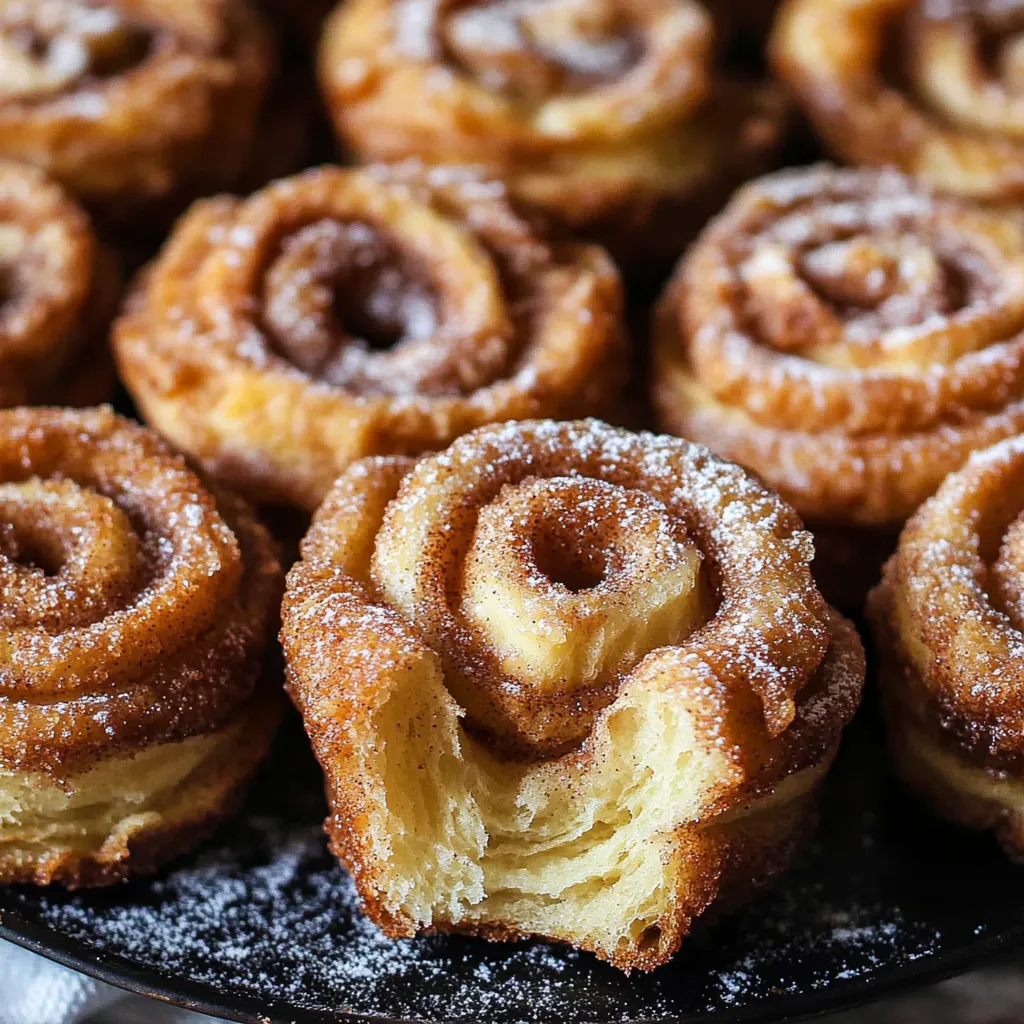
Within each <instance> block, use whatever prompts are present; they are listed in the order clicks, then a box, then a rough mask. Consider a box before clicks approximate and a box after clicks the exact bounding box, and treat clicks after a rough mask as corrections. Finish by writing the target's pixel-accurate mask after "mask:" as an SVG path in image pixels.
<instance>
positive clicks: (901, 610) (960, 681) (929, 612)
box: [870, 438, 1024, 774]
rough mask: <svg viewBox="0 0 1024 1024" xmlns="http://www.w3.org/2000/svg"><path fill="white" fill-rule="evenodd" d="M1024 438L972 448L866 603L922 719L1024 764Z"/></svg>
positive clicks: (983, 758) (1000, 759)
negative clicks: (1023, 582) (1023, 678)
mask: <svg viewBox="0 0 1024 1024" xmlns="http://www.w3.org/2000/svg"><path fill="white" fill-rule="evenodd" d="M1022 570H1024V441H1022V440H1021V439H1020V438H1011V439H1009V440H1006V441H1003V442H1001V443H1000V444H997V445H995V446H994V447H992V448H989V449H986V450H985V451H983V452H978V453H975V454H974V455H973V456H972V457H971V458H970V459H969V460H968V462H967V464H966V465H965V466H964V467H963V468H962V469H961V470H960V471H959V472H956V473H953V474H952V475H950V476H949V477H948V479H947V480H946V481H945V482H944V483H943V485H942V486H941V487H940V488H939V490H938V492H937V493H936V494H935V496H934V497H933V498H931V499H930V500H929V501H927V502H925V503H924V505H922V506H921V508H920V510H919V511H918V512H917V513H916V514H915V515H914V516H913V518H912V519H911V520H910V521H909V522H908V523H907V525H906V528H905V529H904V531H903V534H902V536H901V537H900V543H899V547H898V548H897V550H896V554H895V555H894V556H893V558H892V559H891V560H890V561H889V563H888V564H887V565H886V568H885V575H884V578H883V581H882V583H881V584H880V585H879V587H878V588H877V589H876V590H875V592H874V593H873V594H872V597H871V604H870V610H871V612H872V618H873V619H874V621H875V626H876V629H877V631H878V633H879V637H880V640H881V642H882V644H883V647H884V648H885V649H888V650H890V651H893V652H895V655H896V658H895V661H894V663H893V664H892V665H891V666H890V669H891V670H892V671H893V672H894V673H896V674H897V677H896V678H894V680H893V683H892V685H890V686H889V687H887V696H889V697H891V698H893V699H895V700H898V701H899V702H900V705H901V707H905V708H906V709H907V710H909V711H910V712H911V714H912V717H913V720H914V721H915V722H916V723H917V724H918V727H919V728H921V727H924V728H927V729H929V731H934V730H935V729H936V728H938V729H939V731H940V732H941V733H942V734H943V735H944V737H945V739H946V741H947V743H948V742H949V741H950V740H952V741H954V743H955V744H956V745H957V746H959V747H960V748H961V749H963V750H966V751H968V752H970V753H971V754H972V755H973V757H972V759H973V760H979V761H980V762H981V763H982V764H984V765H986V766H987V767H991V768H993V769H996V770H1002V769H1006V770H1009V771H1011V772H1014V773H1015V774H1019V773H1020V771H1021V769H1022V767H1024V749H1022V745H1021V734H1022V730H1024V697H1022V695H1021V670H1022V666H1024V588H1022V585H1021V580H1022V578H1024V576H1022Z"/></svg>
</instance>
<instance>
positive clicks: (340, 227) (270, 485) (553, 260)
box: [115, 165, 625, 509]
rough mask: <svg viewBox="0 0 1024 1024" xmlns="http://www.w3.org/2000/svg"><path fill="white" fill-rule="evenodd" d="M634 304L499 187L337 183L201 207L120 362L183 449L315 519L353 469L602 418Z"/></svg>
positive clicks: (446, 179)
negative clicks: (499, 428)
mask: <svg viewBox="0 0 1024 1024" xmlns="http://www.w3.org/2000/svg"><path fill="white" fill-rule="evenodd" d="M621 305H622V296H621V285H620V282H619V278H618V274H617V272H616V271H615V268H614V266H613V264H612V263H611V260H610V259H609V257H608V256H607V255H606V254H605V253H604V251H603V250H601V249H599V248H597V247H594V246H583V245H574V244H557V243H548V242H545V241H544V240H543V238H542V237H541V236H540V235H539V234H538V233H537V230H536V229H535V227H534V226H533V225H532V223H531V222H529V221H527V220H526V219H524V218H523V217H522V216H520V214H519V213H518V212H517V210H516V208H515V207H514V206H513V205H512V204H510V203H509V201H508V200H507V198H506V196H505V192H504V188H503V186H501V185H500V184H496V183H493V182H487V181H483V180H481V179H479V178H477V177H475V176H473V175H471V174H469V173H464V172H461V171H450V170H441V169H437V170H434V171H429V172H428V171H425V170H423V169H422V167H420V166H418V165H404V166H400V167H395V168H390V169H371V170H366V171H347V170H340V169H336V168H323V169H319V170H314V171H309V172H307V173H305V174H302V175H299V176H297V177H295V178H292V179H287V180H283V181H280V182H277V183H275V184H274V185H272V186H270V187H269V188H267V189H265V190H263V191H262V192H259V193H256V194H255V195H253V196H252V197H251V198H249V199H248V200H245V201H236V200H233V199H227V198H222V199H215V200H212V201H209V202H205V203H202V204H199V205H198V206H197V207H196V208H194V210H193V211H192V212H191V213H190V214H189V215H188V217H186V218H185V219H184V221H183V222H182V223H180V224H179V226H178V228H177V230H176V232H175V234H174V235H173V236H172V238H171V240H170V241H169V242H168V244H167V246H166V247H165V249H164V252H163V253H162V254H161V256H160V258H159V259H158V260H157V261H156V263H155V264H154V265H153V266H152V267H151V268H150V270H149V272H148V274H147V275H146V278H145V280H144V281H143V283H142V286H141V288H140V289H139V291H138V294H137V295H136V297H135V301H134V302H133V303H132V305H131V307H130V308H129V310H128V312H127V314H126V315H125V316H124V317H123V318H122V320H121V322H120V324H119V325H118V328H117V331H116V337H115V348H116V354H117V357H118V360H119V363H120V366H121V370H122V375H123V377H124V379H125V381H126V383H127V385H128V387H129V389H130V390H131V391H132V392H133V394H134V396H135V398H136V400H137V401H138V402H139V404H140V405H141V406H142V408H143V409H144V410H145V412H146V414H147V418H148V419H149V420H150V422H153V423H154V424H156V425H157V427H158V428H159V429H160V430H161V431H162V432H163V433H164V434H166V435H168V436H170V437H171V438H172V439H173V440H174V441H175V442H176V443H177V444H178V445H179V447H182V448H184V449H185V450H187V451H190V452H191V453H193V454H195V455H196V456H198V457H199V458H200V459H201V460H202V461H203V462H204V463H205V464H206V465H207V466H208V467H209V468H210V469H211V470H212V471H214V472H215V473H218V474H221V475H223V476H225V477H226V478H228V479H230V480H232V481H234V482H235V483H236V484H238V485H240V486H241V487H243V489H245V490H246V491H248V492H249V493H252V494H255V495H256V496H257V497H259V498H261V499H265V500H272V501H278V502H283V503H285V504H294V505H300V506H304V507H307V508H310V509H312V508H314V507H315V506H316V505H317V504H318V502H319V501H320V499H321V498H322V497H323V495H324V494H325V493H326V491H327V489H328V487H329V486H330V484H331V482H332V481H333V479H334V478H335V477H336V476H337V474H338V473H339V472H340V471H341V470H342V469H343V468H344V467H345V466H346V465H348V464H349V463H350V462H351V461H352V460H353V459H356V458H360V457H362V456H365V455H371V454H385V453H419V452H422V451H425V450H430V449H436V448H439V447H443V446H444V445H445V444H447V443H448V442H449V441H450V440H451V439H452V438H454V437H455V436H457V435H458V434H460V433H464V432H465V431H467V430H470V429H472V428H473V427H476V426H479V425H481V424H483V423H487V422H490V421H493V420H505V419H513V418H526V417H530V416H536V415H551V416H564V415H573V414H580V413H589V412H597V411H600V410H602V409H603V408H604V407H605V406H606V405H607V403H608V402H609V401H611V400H612V398H613V397H615V396H617V393H618V390H619V385H620V382H621V380H622V377H623V374H624V372H625V371H624V363H625V360H624V358H623V357H624V337H623V328H622V323H621Z"/></svg>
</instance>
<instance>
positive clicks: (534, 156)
mask: <svg viewBox="0 0 1024 1024" xmlns="http://www.w3.org/2000/svg"><path fill="white" fill-rule="evenodd" d="M713 56H714V55H713V46H712V30H711V19H710V15H709V14H708V13H707V11H706V10H705V9H704V7H703V6H702V5H701V4H700V3H698V2H697V0H646V2H643V3H641V2H637V0H441V2H437V0H354V2H349V3H346V4H343V5H340V6H339V7H338V8H337V9H336V11H335V13H334V14H333V16H332V17H331V18H330V19H329V20H328V22H327V26H326V28H325V31H324V36H323V40H322V43H321V49H320V78H321V82H322V84H323V89H324V92H325V95H326V99H327V103H328V107H329V109H330V112H331V114H332V116H333V118H334V121H335V124H336V126H337V129H338V132H339V133H340V134H341V136H342V137H343V138H344V139H345V141H346V142H347V143H348V144H349V145H350V146H351V148H352V149H353V150H354V151H355V153H356V154H357V155H358V156H360V157H361V158H363V159H366V160H382V161H389V162H390V161H396V160H402V159H405V158H408V157H416V158H418V159H422V160H423V161H425V162H427V163H430V164H440V163H447V162H452V163H464V162H470V163H478V164H483V165H485V166H487V167H489V168H490V170H491V171H492V173H494V174H496V175H498V176H500V177H502V178H503V179H504V180H506V181H508V182H509V183H510V184H511V186H512V187H513V189H514V190H515V192H516V193H517V194H518V195H520V196H522V197H523V198H525V199H526V200H528V201H529V202H530V203H532V204H534V205H536V206H538V207H540V208H542V209H543V210H545V211H546V212H547V213H548V214H549V215H550V216H551V217H553V218H554V219H555V220H556V221H557V222H558V223H560V224H562V225H564V226H566V227H568V228H569V229H571V230H574V231H578V232H583V233H585V234H588V235H589V236H590V237H594V238H596V239H597V240H599V241H601V242H603V243H605V244H607V245H609V246H610V247H611V248H612V249H613V250H614V251H615V252H616V254H617V255H619V256H621V257H623V258H629V259H637V258H640V257H641V256H647V255H649V254H653V255H655V256H665V257H668V258H674V256H675V255H677V254H678V251H679V249H680V247H681V243H682V240H683V237H684V235H685V233H686V232H688V231H692V230H693V229H694V227H695V225H696V224H698V223H701V222H702V220H703V216H706V212H707V210H708V209H709V208H711V204H712V203H713V202H714V203H719V202H720V201H722V200H724V198H725V196H726V195H727V194H728V191H729V189H730V188H731V187H732V186H734V185H735V184H738V183H739V181H741V180H743V179H744V178H745V177H750V176H751V174H756V173H759V171H760V170H766V169H767V163H768V160H769V159H770V156H771V154H772V152H773V150H774V148H775V146H776V144H777V143H778V142H779V140H780V137H781V135H782V130H783V123H784V120H785V111H784V104H783V102H782V100H781V96H780V94H779V92H778V90H777V89H775V88H774V87H772V86H769V85H767V84H764V83H750V82H739V81H735V80H729V79H727V78H725V77H723V76H721V75H719V74H718V73H717V72H716V71H715V68H714V60H713ZM715 208H717V207H715Z"/></svg>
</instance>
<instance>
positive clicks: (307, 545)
mask: <svg viewBox="0 0 1024 1024" xmlns="http://www.w3.org/2000/svg"><path fill="white" fill-rule="evenodd" d="M302 553H303V561H302V562H301V563H300V564H299V565H298V566H297V567H296V568H295V569H293V571H292V576H291V578H290V582H289V591H288V598H287V600H286V608H285V623H286V625H285V631H284V635H283V637H284V642H285V647H286V653H287V655H288V658H289V665H290V666H291V670H293V671H294V673H295V678H312V677H311V676H310V672H311V671H312V670H313V668H314V667H315V666H314V665H312V663H311V662H310V659H311V658H312V659H314V660H315V658H316V657H317V650H319V649H320V648H319V645H309V644H305V643H304V642H303V640H302V637H303V631H304V628H305V627H304V623H305V622H309V623H312V620H313V618H315V617H317V616H321V615H328V617H329V620H330V622H332V623H338V624H340V623H343V622H348V623H350V624H352V629H351V630H350V632H351V633H352V634H353V635H358V636H361V635H362V634H361V633H359V627H358V626H357V624H358V623H366V624H367V625H368V626H369V625H370V624H372V627H373V630H374V631H375V633H376V635H377V636H378V637H379V641H378V642H377V643H376V644H375V645H374V647H375V650H370V651H368V652H367V654H366V655H365V665H364V669H365V671H366V673H368V674H369V675H368V676H367V679H366V680H364V681H363V683H361V684H360V685H369V683H368V679H369V678H370V676H372V675H373V674H374V672H375V671H379V672H380V673H381V676H382V679H383V677H385V676H387V675H388V673H391V672H394V671H398V670H400V666H401V665H402V664H405V663H406V662H408V661H409V660H410V659H413V660H415V658H416V657H419V658H423V657H427V658H428V659H429V660H433V659H436V663H437V664H438V666H439V667H440V671H442V672H443V676H444V680H445V683H446V685H447V687H448V689H449V691H450V692H451V693H452V695H453V696H454V698H455V700H456V701H457V702H458V704H459V705H460V706H461V707H463V708H464V709H465V711H466V715H467V721H468V723H469V725H470V727H471V728H472V729H475V730H477V731H480V732H482V733H484V734H486V735H488V736H489V737H491V739H492V740H494V741H496V742H497V743H498V745H499V748H500V749H503V750H504V751H505V752H506V753H510V754H513V755H515V756H520V757H522V756H525V757H542V758H543V757H548V756H553V755H555V754H558V753H560V752H562V751H564V750H566V749H568V748H571V747H572V746H574V745H575V744H578V743H579V742H580V741H581V740H583V739H584V738H585V737H586V736H587V735H588V733H589V731H590V730H591V728H592V727H593V724H594V721H595V717H596V716H597V715H598V714H599V713H600V712H601V710H602V709H603V708H605V707H607V706H608V705H609V704H610V703H611V702H612V701H614V700H615V699H616V695H617V694H618V693H619V692H620V690H621V689H622V688H623V687H630V686H640V687H643V686H646V685H652V686H655V685H660V684H658V683H657V680H659V679H660V680H663V681H664V680H668V679H674V680H676V681H677V682H679V685H682V681H683V680H689V681H690V682H692V683H693V686H694V688H696V690H699V691H700V693H701V694H702V695H703V696H702V697H701V698H700V700H701V701H706V702H707V703H708V704H712V705H714V707H715V709H716V711H715V716H717V717H716V718H715V720H716V722H717V725H716V728H720V729H722V730H723V732H724V733H725V734H728V738H729V740H730V742H735V743H736V744H737V745H738V746H739V747H743V748H744V749H745V754H746V755H749V756H751V757H754V758H756V756H757V753H755V750H754V748H757V747H758V744H760V745H761V746H760V748H759V751H758V752H760V753H763V752H764V749H767V748H771V747H772V744H773V743H774V742H775V741H774V740H773V739H772V737H778V736H779V735H780V734H782V733H785V732H786V730H787V727H789V726H790V724H791V723H792V722H793V720H794V718H795V716H796V715H797V707H798V703H799V702H800V701H802V700H803V699H804V698H805V697H806V696H807V694H808V693H810V692H812V691H813V690H815V685H816V684H815V681H816V680H818V679H819V669H820V668H821V666H822V665H823V663H824V662H825V661H826V655H827V654H828V652H829V650H830V645H831V644H832V641H833V628H834V623H835V618H834V617H833V615H832V613H831V612H830V611H829V609H828V607H827V606H826V605H825V603H824V601H823V600H822V598H821V597H820V595H819V594H818V592H817V590H816V589H815V587H814V585H813V582H812V581H811V576H810V572H809V569H808V565H809V562H810V559H811V557H812V548H811V542H810V537H809V536H808V535H807V534H806V533H805V532H804V531H803V529H802V528H801V524H800V521H799V519H798V518H797V516H796V515H795V514H794V513H793V512H792V510H790V509H789V508H788V507H787V506H786V505H785V504H784V503H783V502H781V501H780V500H779V499H778V498H777V497H775V496H774V495H772V494H771V493H770V492H768V491H767V490H765V489H764V488H762V487H761V486H760V485H758V484H756V483H755V482H753V481H752V480H751V479H750V478H749V477H748V476H747V475H746V474H745V473H744V472H743V471H742V470H740V469H738V468H737V467H735V466H731V465H728V464H726V463H723V462H720V461H719V460H718V459H716V458H715V457H714V456H712V455H711V454H710V453H709V452H708V451H707V450H706V449H704V448H702V447H699V446H696V445H692V444H689V443H688V442H685V441H680V440H677V439H672V438H664V437H656V436H654V435H650V434H640V435H634V434H630V433H628V432H626V431H622V430H616V429H614V428H611V427H607V426H605V425H603V424H600V423H598V422H596V421H581V422H574V423H553V422H550V421H538V422H528V423H515V424H507V425H497V426H492V427H486V428H482V429H481V430H478V431H475V432H473V433H472V434H469V435H467V436H465V437H462V438H460V439H459V440H457V441H456V442H455V443H454V444H453V445H452V446H451V447H450V448H449V449H448V450H447V451H446V452H444V453H442V454H440V455H436V456H431V457H427V458H425V459H423V460H422V461H420V462H419V463H418V464H415V465H414V464H413V463H412V462H411V461H409V460H400V459H390V460H366V461H364V462H361V463H358V464H356V465H355V466H353V467H352V468H351V469H350V470H349V471H348V472H346V473H345V474H344V475H343V476H342V477H341V478H340V479H339V481H338V484H337V485H336V487H335V489H334V490H333V491H332V493H331V495H330V496H329V497H328V498H327V500H326V501H325V503H324V505H323V506H322V507H321V509H320V510H319V512H318V513H317V516H316V518H315V520H314V525H313V527H312V529H311V531H310V533H309V534H308V535H307V537H306V539H305V541H304V542H303V551H302ZM324 602H326V603H324ZM328 608H330V609H331V610H330V611H329V612H328ZM313 609H318V610H317V611H316V612H315V614H314V612H313ZM331 628H332V629H333V628H334V626H333V625H332V627H331ZM339 628H340V625H339ZM835 628H838V627H835ZM840 631H841V630H840ZM413 635H415V636H416V637H418V638H419V639H418V640H416V641H415V643H414V644H413V641H412V640H411V639H410V638H411V637H412V636H413ZM350 639H351V638H350ZM353 642H355V641H353ZM410 644H413V646H412V647H410V646H409V645H410ZM840 646H842V645H840ZM855 646H856V645H854V647H855ZM424 652H426V653H424ZM836 658H838V662H836V664H842V665H844V666H846V668H849V669H850V686H849V689H850V693H851V694H852V693H853V691H854V690H857V691H858V692H859V685H860V684H859V680H858V679H857V677H856V671H855V670H854V669H855V666H854V667H853V668H851V666H852V665H853V662H855V661H856V658H855V657H854V656H853V654H852V653H851V652H850V651H847V652H846V653H845V654H844V655H842V656H840V655H836ZM847 662H849V664H848V663H847ZM361 664H362V662H361ZM833 668H835V664H833ZM830 671H831V670H830ZM837 671H838V670H837ZM844 671H845V669H844ZM834 682H835V680H834V678H833V679H832V680H831V681H830V686H831V685H832V684H833V683H834ZM382 685H383V683H382ZM666 685H668V684H667V683H666ZM840 689H842V687H840ZM832 692H833V694H834V692H835V691H834V690H833V691H832ZM851 699H853V700H854V703H855V700H856V698H855V697H853V698H851ZM715 716H712V717H715ZM827 717H828V716H823V717H822V719H821V721H819V722H818V725H820V726H821V728H823V729H826V731H827V728H826V725H827V723H826V719H827ZM812 731H813V730H812ZM754 737H757V738H756V739H754ZM830 737H831V734H830ZM820 738H821V737H819V739H820ZM832 738H834V737H831V738H830V739H829V741H828V742H831V739H832ZM827 745H828V744H827V743H826V745H825V747H824V748H821V749H826V748H827ZM776 752H777V751H776ZM820 752H821V751H820V749H818V750H817V753H818V754H820Z"/></svg>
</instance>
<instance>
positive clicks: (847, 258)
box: [653, 166, 1024, 529]
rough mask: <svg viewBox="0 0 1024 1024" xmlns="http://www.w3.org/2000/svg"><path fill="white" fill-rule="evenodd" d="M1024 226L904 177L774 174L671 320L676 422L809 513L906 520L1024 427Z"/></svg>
mask: <svg viewBox="0 0 1024 1024" xmlns="http://www.w3.org/2000/svg"><path fill="white" fill-rule="evenodd" d="M1022 283H1024V233H1022V231H1021V226H1020V224H1019V223H1017V222H1016V221H1014V220H1011V219H1009V218H1006V217H1004V216H1001V215H999V214H996V213H992V212H988V211H985V210H981V209H979V208H977V207H975V206H973V205H971V204H968V203H965V202H962V201H959V200H955V199H941V198H937V197H935V196H933V195H932V194H931V193H928V192H926V191H922V190H920V189H918V188H916V187H915V186H914V185H913V184H912V183H911V182H909V181H908V179H906V178H904V177H902V176H901V175H898V174H896V173H895V172H878V171H871V170H860V171H842V170H836V169H833V168H830V167H827V166H821V167H815V168H810V169H804V170H796V171H784V172H781V173H779V174H775V175H769V176H768V177H766V178H763V179H761V180H760V181H758V182H755V183H752V184H751V185H749V186H747V187H746V188H745V189H743V190H741V191H740V192H739V194H738V195H737V197H736V198H735V199H734V201H733V202H732V204H731V205H730V206H729V208H728V209H727V210H726V211H725V212H724V213H723V214H722V215H721V216H720V217H719V218H717V219H716V220H715V221H713V222H712V223H711V225H710V226H709V227H708V228H707V229H706V230H705V232H704V234H703V235H702V237H701V239H700V240H699V241H698V243H697V244H696V245H695V246H694V248H693V249H692V251H691V252H690V254H689V256H688V257H687V258H686V260H685V261H684V262H683V264H682V265H681V266H680V269H679V271H678V272H677V274H676V277H675V279H674V281H673V282H672V284H671V285H670V287H669V289H668V291H667V292H666V294H665V296H664V298H663V299H662V301H661V303H660V305H659V308H658V311H657V314H656V325H655V340H654V347H655V351H654V372H653V376H654V384H653V400H654V402H655V405H656V408H657V412H658V416H659V420H660V423H661V425H662V426H663V427H666V428H668V429H670V430H672V431H673V432H677V433H679V434H681V435H683V436H685V437H691V438H694V439H696V440H699V441H703V442H705V443H707V444H709V445H710V446H711V447H712V448H714V449H715V451H717V452H718V453H719V454H720V455H722V456H724V457H725V458H728V459H732V460H734V461H736V462H739V463H740V464H741V465H744V466H746V467H748V468H749V469H752V470H753V471H754V472H756V473H757V474H758V475H759V476H760V477H761V478H762V479H763V480H765V481H766V482H767V483H768V484H769V485H770V486H772V487H774V488H776V489H777V490H779V492H780V493H781V494H782V496H783V497H784V498H786V499H787V500H788V501H790V502H791V503H792V504H793V505H794V506H795V507H796V509H797V511H799V512H800V513H801V515H803V516H804V517H805V519H807V521H808V522H814V523H820V524H822V525H827V526H835V527H839V526H844V525H858V526H866V527H874V528H882V529H885V528H893V527H898V526H899V525H900V524H901V523H902V522H903V520H904V519H905V518H906V517H907V516H908V515H909V514H910V513H911V512H912V511H913V510H914V509H915V508H916V507H917V506H918V505H919V504H920V502H921V501H922V500H924V499H925V498H926V497H928V495H929V494H931V493H932V492H933V491H934V490H935V488H936V487H937V486H938V485H939V483H940V482H941V481H942V479H943V477H944V476H945V475H946V474H947V473H949V472H950V471H951V470H954V469H956V468H957V467H958V466H959V465H961V464H962V463H963V461H964V460H965V459H966V457H967V456H968V455H969V454H970V452H971V451H973V450H975V449H977V448H981V447H984V446H986V445H988V444H992V443H993V442H995V441H997V440H1000V439H1001V438H1004V437H1007V436H1009V435H1012V434H1016V433H1018V432H1020V431H1021V430H1022V429H1024V400H1022V399H1024V334H1022V333H1021V332H1022V329H1024V301H1022V296H1024V288H1022V287H1021V285H1022Z"/></svg>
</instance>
